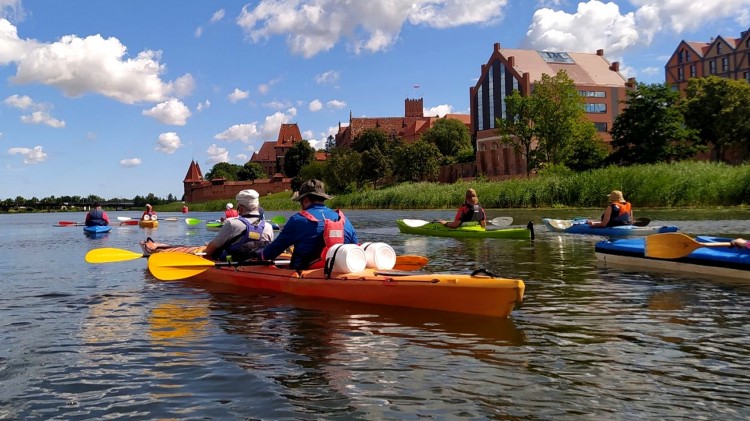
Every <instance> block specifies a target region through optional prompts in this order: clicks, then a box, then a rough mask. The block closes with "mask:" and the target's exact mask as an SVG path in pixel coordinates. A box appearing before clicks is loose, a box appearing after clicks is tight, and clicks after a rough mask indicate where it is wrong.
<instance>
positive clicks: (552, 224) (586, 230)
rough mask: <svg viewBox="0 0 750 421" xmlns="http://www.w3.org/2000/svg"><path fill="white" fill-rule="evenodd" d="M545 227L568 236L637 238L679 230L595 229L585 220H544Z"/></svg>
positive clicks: (649, 228) (633, 226)
mask: <svg viewBox="0 0 750 421" xmlns="http://www.w3.org/2000/svg"><path fill="white" fill-rule="evenodd" d="M542 222H543V223H544V225H545V226H546V227H547V229H549V230H550V231H553V232H564V233H567V234H588V235H603V236H606V237H635V236H644V235H651V234H662V233H665V232H676V231H678V230H679V228H678V227H676V226H674V225H657V226H653V227H639V226H635V225H622V226H619V227H599V228H594V227H590V226H588V224H586V220H584V219H552V218H542Z"/></svg>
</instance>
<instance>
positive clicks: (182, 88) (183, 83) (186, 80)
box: [169, 73, 195, 98]
mask: <svg viewBox="0 0 750 421" xmlns="http://www.w3.org/2000/svg"><path fill="white" fill-rule="evenodd" d="M169 86H170V88H171V91H172V93H173V94H174V96H176V97H178V98H184V97H186V96H188V95H190V94H191V93H193V89H195V79H194V78H193V75H191V74H190V73H186V74H184V75H182V76H180V77H178V78H177V79H175V80H174V82H172V83H171V84H170V85H169Z"/></svg>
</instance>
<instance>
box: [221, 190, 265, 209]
mask: <svg viewBox="0 0 750 421" xmlns="http://www.w3.org/2000/svg"><path fill="white" fill-rule="evenodd" d="M259 197H260V194H258V192H257V191H255V190H253V189H247V190H242V191H241V192H239V193H237V196H236V197H235V200H237V205H242V206H244V207H245V208H246V209H249V210H255V209H258V206H259V205H260V202H259V201H258V198H259ZM227 205H229V204H227Z"/></svg>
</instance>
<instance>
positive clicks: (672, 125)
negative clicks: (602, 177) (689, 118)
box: [609, 83, 700, 164]
mask: <svg viewBox="0 0 750 421" xmlns="http://www.w3.org/2000/svg"><path fill="white" fill-rule="evenodd" d="M626 102H627V105H628V106H627V108H625V110H624V111H623V112H622V113H621V114H620V115H619V116H617V118H616V119H615V122H614V124H613V125H612V131H611V134H612V142H611V146H612V148H613V149H614V152H613V153H612V155H611V156H610V157H609V159H610V161H612V162H615V163H620V164H652V163H656V162H671V161H675V160H681V159H686V158H689V157H692V156H694V155H695V153H696V152H697V151H698V150H699V149H700V146H699V145H696V143H695V142H694V140H695V132H694V131H693V130H690V129H688V128H687V126H686V125H685V118H684V116H683V113H682V111H681V110H680V107H679V103H680V93H679V92H677V91H674V90H672V88H671V87H670V86H669V85H667V84H666V83H661V84H643V83H640V84H638V87H637V89H636V90H635V91H629V92H628V99H627V101H626Z"/></svg>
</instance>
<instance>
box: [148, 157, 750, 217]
mask: <svg viewBox="0 0 750 421" xmlns="http://www.w3.org/2000/svg"><path fill="white" fill-rule="evenodd" d="M469 187H471V188H474V189H475V190H476V191H477V195H478V196H479V200H480V202H481V203H482V205H483V206H484V207H486V208H551V207H575V208H587V207H601V206H605V205H606V203H607V196H608V195H609V192H610V191H612V190H621V191H622V192H623V193H624V195H625V198H626V199H627V200H628V201H630V202H632V203H633V205H634V206H636V207H664V208H671V207H679V208H689V207H717V206H739V205H747V204H748V203H750V164H744V165H740V166H730V165H726V164H720V163H712V162H687V161H686V162H679V163H674V164H654V165H636V166H631V167H608V168H603V169H598V170H592V171H587V172H582V173H574V174H572V175H566V176H559V175H546V176H539V177H535V178H531V179H526V178H524V179H515V180H508V181H475V182H459V183H455V184H437V183H404V184H400V185H397V186H393V187H388V188H385V189H378V190H363V191H359V192H356V193H351V194H346V195H340V196H336V197H334V198H333V199H332V200H330V201H328V202H327V204H328V205H329V206H331V207H334V208H346V209H446V208H454V207H457V206H458V205H460V204H461V203H463V201H464V194H465V192H466V189H467V188H469ZM226 202H227V200H220V201H213V202H208V203H205V204H190V210H196V211H198V210H206V211H221V210H223V209H224V204H225V203H226ZM261 205H262V206H263V207H264V208H266V209H269V210H298V209H299V205H298V204H297V202H293V201H291V200H290V194H289V193H288V192H287V193H277V194H273V195H269V196H265V197H262V198H261ZM165 206H169V205H165ZM180 207H181V204H180ZM160 208H161V207H160ZM160 210H161V209H160ZM163 210H168V209H166V208H165V209H163ZM175 210H179V208H177V207H175Z"/></svg>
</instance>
